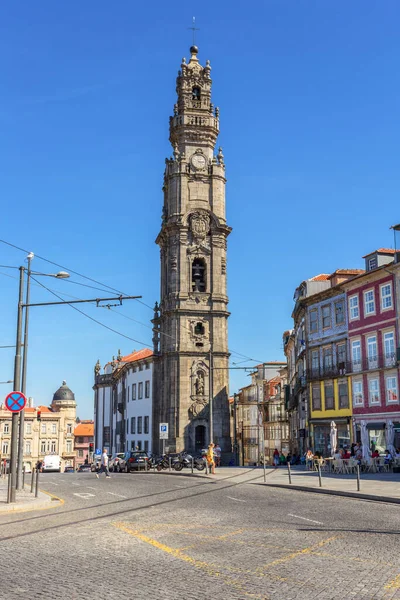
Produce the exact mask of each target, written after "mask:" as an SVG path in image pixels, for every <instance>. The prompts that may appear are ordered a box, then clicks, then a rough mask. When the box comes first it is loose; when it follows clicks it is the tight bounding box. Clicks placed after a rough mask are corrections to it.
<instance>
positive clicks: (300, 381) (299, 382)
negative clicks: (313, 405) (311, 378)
mask: <svg viewBox="0 0 400 600" xmlns="http://www.w3.org/2000/svg"><path fill="white" fill-rule="evenodd" d="M306 385H307V378H306V377H305V376H304V375H302V376H301V377H298V378H297V379H296V383H295V384H294V390H293V394H294V395H295V396H297V394H298V393H299V392H301V391H302V390H304V388H305V387H306Z"/></svg>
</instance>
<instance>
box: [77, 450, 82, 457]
mask: <svg viewBox="0 0 400 600" xmlns="http://www.w3.org/2000/svg"><path fill="white" fill-rule="evenodd" d="M78 456H79V458H83V450H78Z"/></svg>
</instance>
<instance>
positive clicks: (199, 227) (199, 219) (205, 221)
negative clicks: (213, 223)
mask: <svg viewBox="0 0 400 600" xmlns="http://www.w3.org/2000/svg"><path fill="white" fill-rule="evenodd" d="M190 228H191V230H192V233H193V237H195V238H196V239H197V240H203V239H204V238H205V237H206V235H207V233H208V232H209V230H210V217H209V216H208V215H207V214H205V213H200V212H196V213H193V214H192V216H191V217H190Z"/></svg>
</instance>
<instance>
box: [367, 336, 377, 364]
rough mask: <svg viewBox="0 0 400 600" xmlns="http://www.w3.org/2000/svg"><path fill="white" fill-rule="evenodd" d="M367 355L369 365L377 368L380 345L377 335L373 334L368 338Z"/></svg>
mask: <svg viewBox="0 0 400 600" xmlns="http://www.w3.org/2000/svg"><path fill="white" fill-rule="evenodd" d="M367 356H368V367H369V368H370V369H376V368H377V366H378V347H377V343H376V335H371V336H370V337H368V338H367Z"/></svg>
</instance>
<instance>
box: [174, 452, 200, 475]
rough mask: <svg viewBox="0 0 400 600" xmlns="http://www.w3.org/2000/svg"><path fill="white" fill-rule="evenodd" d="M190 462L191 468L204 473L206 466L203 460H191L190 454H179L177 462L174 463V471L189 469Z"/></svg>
mask: <svg viewBox="0 0 400 600" xmlns="http://www.w3.org/2000/svg"><path fill="white" fill-rule="evenodd" d="M192 461H193V467H194V468H195V469H197V470H198V471H204V469H205V466H206V465H205V462H204V459H203V458H193V456H192V455H191V454H188V453H187V452H181V454H180V455H179V456H178V460H177V461H176V462H175V463H174V469H175V471H182V469H183V468H187V469H191V468H192Z"/></svg>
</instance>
